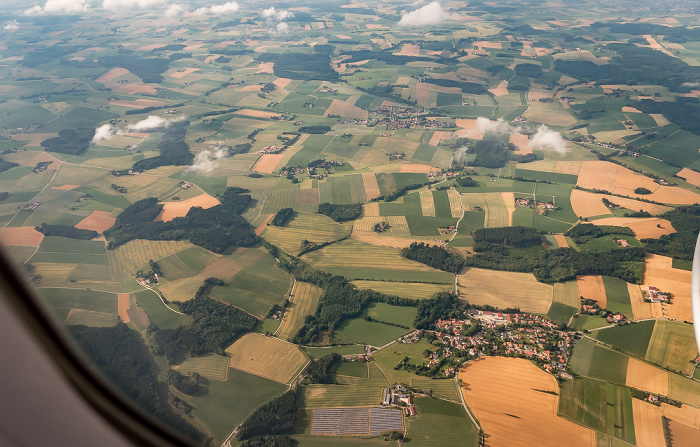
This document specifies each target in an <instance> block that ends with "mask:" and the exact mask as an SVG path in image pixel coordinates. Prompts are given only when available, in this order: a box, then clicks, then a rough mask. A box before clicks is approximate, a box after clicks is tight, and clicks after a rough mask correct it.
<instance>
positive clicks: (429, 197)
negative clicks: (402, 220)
mask: <svg viewBox="0 0 700 447" xmlns="http://www.w3.org/2000/svg"><path fill="white" fill-rule="evenodd" d="M419 195H420V209H421V213H423V216H425V217H435V201H434V200H433V192H432V191H430V190H427V189H426V190H422V191H420V192H419Z"/></svg>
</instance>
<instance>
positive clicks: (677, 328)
mask: <svg viewBox="0 0 700 447" xmlns="http://www.w3.org/2000/svg"><path fill="white" fill-rule="evenodd" d="M697 351H698V348H697V346H696V345H695V337H694V334H693V327H692V326H691V325H689V324H684V323H680V322H674V321H663V320H660V321H657V322H656V326H654V331H653V333H652V335H651V340H650V342H649V348H648V349H647V351H646V356H645V357H644V358H646V360H647V361H650V362H652V363H655V364H657V365H660V366H663V367H665V368H670V369H672V370H674V371H681V372H682V373H683V374H686V375H687V374H690V373H691V372H692V370H693V364H692V363H691V362H692V360H693V359H694V358H695V356H696V355H697Z"/></svg>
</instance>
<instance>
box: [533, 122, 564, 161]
mask: <svg viewBox="0 0 700 447" xmlns="http://www.w3.org/2000/svg"><path fill="white" fill-rule="evenodd" d="M530 147H531V148H532V149H554V150H556V151H557V152H559V153H561V154H565V153H566V140H564V137H562V136H561V134H560V133H559V132H557V131H554V130H552V129H550V128H549V127H547V126H546V125H544V124H542V125H541V126H540V127H538V128H537V132H535V135H533V136H532V140H530Z"/></svg>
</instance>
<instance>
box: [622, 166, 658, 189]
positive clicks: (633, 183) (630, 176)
mask: <svg viewBox="0 0 700 447" xmlns="http://www.w3.org/2000/svg"><path fill="white" fill-rule="evenodd" d="M638 187H643V188H647V189H649V190H650V191H654V190H656V189H657V188H658V187H659V184H658V183H654V180H653V179H651V178H649V177H647V176H645V175H640V174H637V173H636V172H634V171H631V170H629V169H627V168H624V167H622V166H620V168H619V169H618V170H617V177H616V178H615V190H614V191H612V192H614V193H615V194H624V195H626V196H634V195H635V194H634V190H635V188H638Z"/></svg>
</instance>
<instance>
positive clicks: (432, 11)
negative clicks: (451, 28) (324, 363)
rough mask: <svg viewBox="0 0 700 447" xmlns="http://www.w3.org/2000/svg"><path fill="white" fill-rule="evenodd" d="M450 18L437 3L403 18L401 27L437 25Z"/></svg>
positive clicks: (400, 21)
mask: <svg viewBox="0 0 700 447" xmlns="http://www.w3.org/2000/svg"><path fill="white" fill-rule="evenodd" d="M449 18H450V15H449V14H448V13H446V12H445V10H444V9H442V6H440V3H438V2H436V1H435V2H432V3H428V4H427V5H425V6H423V7H422V8H418V9H416V10H415V11H411V12H408V13H406V14H404V15H403V16H401V20H399V26H425V25H437V24H438V23H442V22H444V21H445V20H447V19H449Z"/></svg>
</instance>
